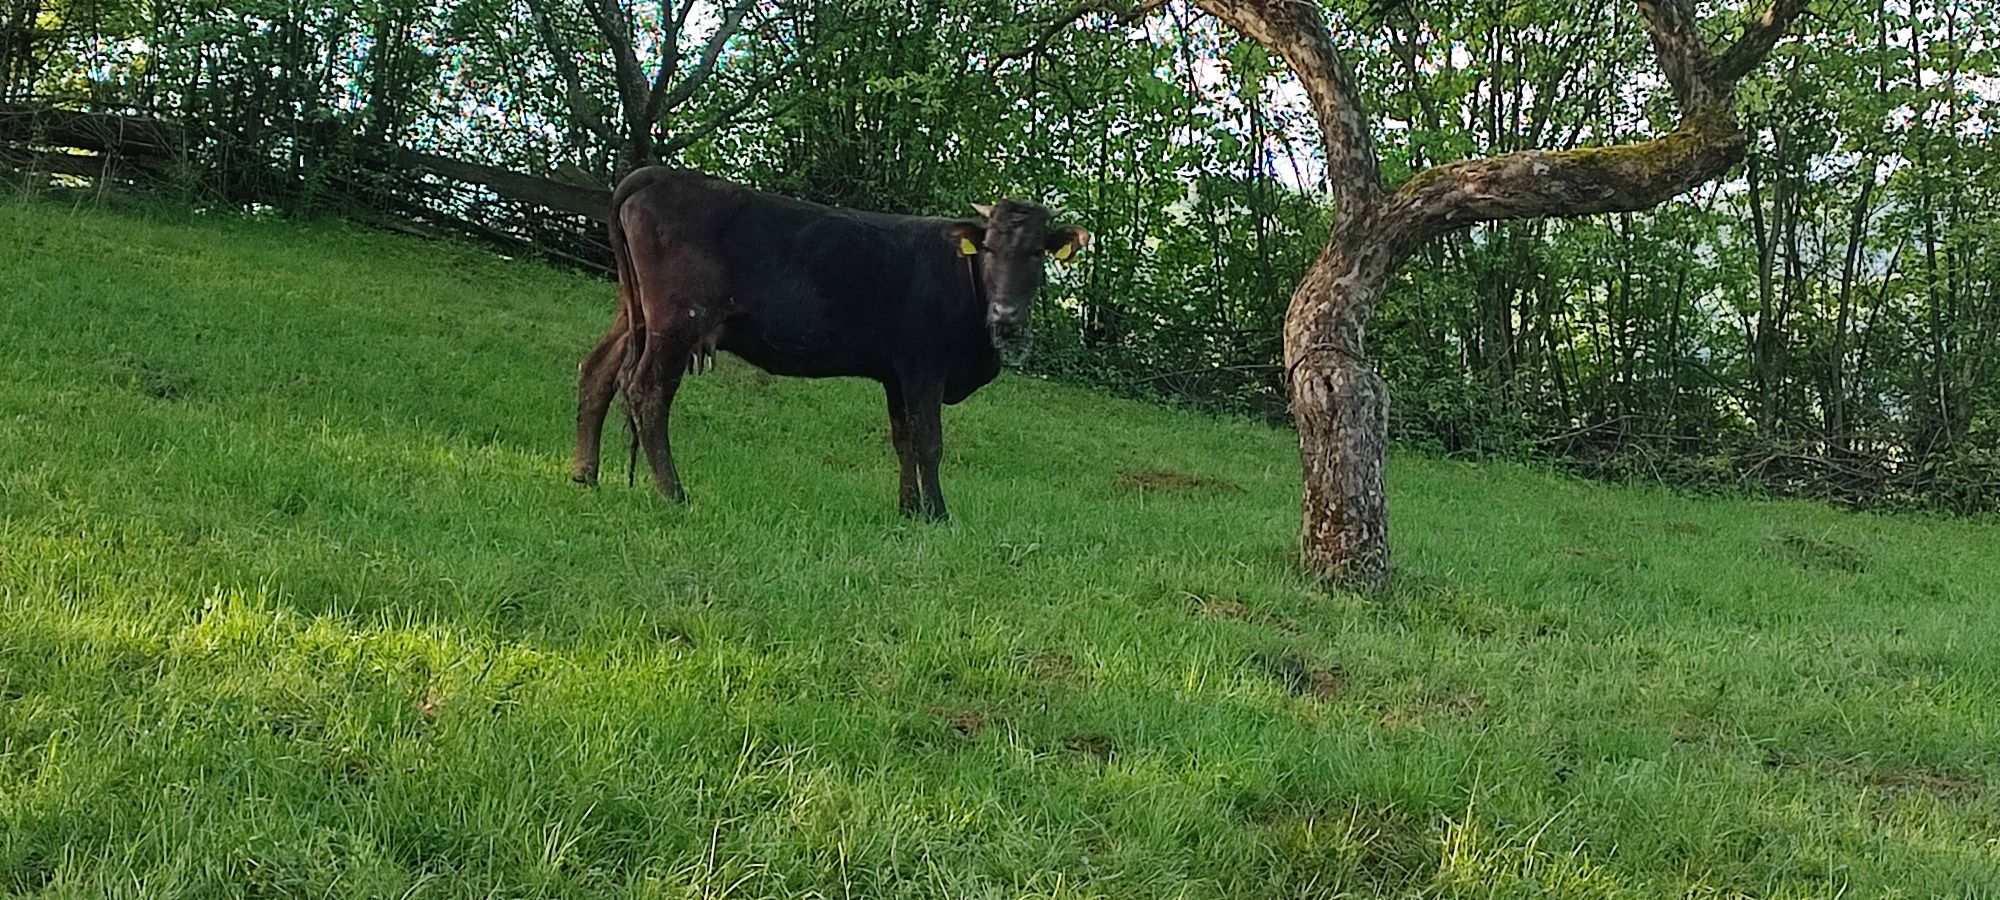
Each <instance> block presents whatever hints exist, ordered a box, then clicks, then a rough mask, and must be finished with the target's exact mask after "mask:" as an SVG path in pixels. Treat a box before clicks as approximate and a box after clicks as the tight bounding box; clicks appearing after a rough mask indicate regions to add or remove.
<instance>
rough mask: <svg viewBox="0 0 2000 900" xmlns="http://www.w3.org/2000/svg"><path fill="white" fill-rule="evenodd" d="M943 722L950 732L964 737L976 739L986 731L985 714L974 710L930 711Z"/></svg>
mask: <svg viewBox="0 0 2000 900" xmlns="http://www.w3.org/2000/svg"><path fill="white" fill-rule="evenodd" d="M931 712H932V713H934V714H936V715H937V716H938V717H939V718H941V719H943V720H944V724H945V725H947V726H949V727H950V728H951V730H953V731H956V732H958V733H959V734H962V735H964V736H966V737H969V738H971V737H978V736H979V733H980V732H982V731H985V730H986V725H987V719H986V714H985V713H983V712H980V711H978V710H976V709H934V710H932V711H931Z"/></svg>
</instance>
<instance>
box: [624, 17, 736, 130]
mask: <svg viewBox="0 0 2000 900" xmlns="http://www.w3.org/2000/svg"><path fill="white" fill-rule="evenodd" d="M755 3H756V0H736V5H734V6H731V7H730V8H729V11H728V12H726V13H724V14H723V16H722V22H721V24H719V25H717V26H716V27H715V34H714V35H713V36H711V37H710V38H709V39H708V46H706V47H703V48H702V51H701V61H700V62H697V63H695V67H694V71H692V72H689V73H688V74H687V77H686V78H683V79H681V82H680V84H677V85H674V89H673V91H672V92H671V93H669V94H668V95H667V96H666V98H665V99H664V100H660V99H659V98H655V99H654V102H653V103H652V104H651V106H650V111H651V113H652V115H651V116H649V117H648V118H647V120H646V121H649V122H651V121H657V120H658V119H659V115H660V112H661V111H662V110H668V109H674V108H675V107H678V106H680V105H681V104H682V103H686V102H687V99H688V98H689V97H692V96H694V92H695V91H698V90H701V87H702V85H704V84H706V83H707V82H708V79H709V76H711V75H714V74H715V61H716V60H717V59H719V58H721V56H722V48H723V46H724V45H726V44H728V43H729V39H730V38H732V37H735V36H736V32H738V31H740V30H742V28H743V17H744V16H745V15H747V14H748V13H749V12H750V7H751V6H752V5H754V4H755ZM677 40H678V39H677Z"/></svg>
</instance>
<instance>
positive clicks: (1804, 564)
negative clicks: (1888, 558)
mask: <svg viewBox="0 0 2000 900" xmlns="http://www.w3.org/2000/svg"><path fill="white" fill-rule="evenodd" d="M1770 541H1771V546H1772V548H1773V549H1774V550H1776V551H1777V553H1778V555H1780V556H1783V557H1785V558H1787V559H1789V560H1791V561H1792V563H1793V564H1794V565H1796V566H1798V567H1799V568H1802V569H1835V570H1838V571H1842V572H1852V573H1856V574H1859V573H1862V572H1866V571H1868V563H1869V559H1868V554H1867V553H1865V552H1863V551H1862V550H1861V549H1860V548H1859V547H1853V546H1849V545H1847V544H1843V543H1841V542H1839V541H1836V540H1834V539H1832V538H1826V537H1814V536H1812V535H1809V534H1804V533H1801V532H1797V531H1785V532H1780V533H1778V534H1775V535H1772V536H1771V539H1770Z"/></svg>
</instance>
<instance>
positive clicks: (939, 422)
mask: <svg viewBox="0 0 2000 900" xmlns="http://www.w3.org/2000/svg"><path fill="white" fill-rule="evenodd" d="M905 400H906V405H907V407H908V411H909V416H908V417H907V418H908V421H909V423H910V444H911V449H912V450H914V451H915V456H916V458H917V481H918V484H919V487H920V488H921V489H922V495H923V500H922V504H921V505H922V510H921V512H922V515H923V517H924V518H926V519H931V520H933V521H939V522H942V521H944V520H945V519H948V518H950V517H951V516H950V514H949V513H947V512H946V511H945V508H944V489H943V488H942V487H939V486H938V462H939V461H940V460H942V459H943V458H944V385H943V384H937V385H932V386H926V387H924V388H923V389H920V390H911V391H909V392H908V393H907V394H906V396H905Z"/></svg>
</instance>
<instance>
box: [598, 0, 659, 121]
mask: <svg viewBox="0 0 2000 900" xmlns="http://www.w3.org/2000/svg"><path fill="white" fill-rule="evenodd" d="M590 15H591V18H592V19H594V20H596V22H597V31H598V33H599V34H602V35H603V36H604V42H605V43H606V44H608V45H610V47H611V60H612V65H613V67H614V69H615V71H616V73H617V81H618V97H619V100H620V101H621V104H622V106H623V108H624V110H625V114H626V118H627V119H634V120H636V121H644V120H639V119H636V117H637V115H638V114H639V113H640V112H641V111H643V110H644V109H645V108H646V94H645V91H646V72H645V70H644V69H641V68H639V57H638V55H637V54H636V53H635V52H634V51H633V49H632V25H631V21H630V20H628V19H627V18H626V17H625V11H624V10H623V9H620V8H619V6H618V0H597V2H595V3H593V4H591V5H590ZM628 124H631V123H630V122H628Z"/></svg>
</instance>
